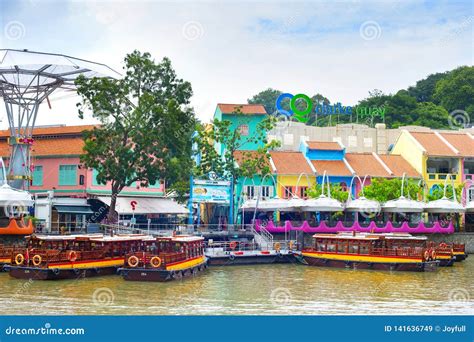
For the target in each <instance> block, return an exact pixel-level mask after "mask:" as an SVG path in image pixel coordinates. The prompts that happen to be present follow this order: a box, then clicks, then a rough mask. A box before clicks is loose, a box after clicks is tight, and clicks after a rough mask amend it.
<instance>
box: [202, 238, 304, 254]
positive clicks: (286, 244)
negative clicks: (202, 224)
mask: <svg viewBox="0 0 474 342" xmlns="http://www.w3.org/2000/svg"><path fill="white" fill-rule="evenodd" d="M205 247H206V249H207V252H206V253H209V254H213V253H212V250H215V251H217V252H234V253H235V252H245V251H260V250H288V251H290V250H297V249H298V245H297V243H296V241H294V240H288V241H275V242H273V243H272V244H271V245H270V244H269V245H268V246H262V245H260V244H259V243H257V242H255V241H252V242H242V241H212V242H209V241H208V242H206V243H205Z"/></svg>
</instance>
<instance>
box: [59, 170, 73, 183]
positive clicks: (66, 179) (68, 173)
mask: <svg viewBox="0 0 474 342" xmlns="http://www.w3.org/2000/svg"><path fill="white" fill-rule="evenodd" d="M76 184H77V165H59V185H76Z"/></svg>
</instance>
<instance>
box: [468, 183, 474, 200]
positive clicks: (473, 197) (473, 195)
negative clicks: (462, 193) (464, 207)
mask: <svg viewBox="0 0 474 342" xmlns="http://www.w3.org/2000/svg"><path fill="white" fill-rule="evenodd" d="M468 194H469V195H468V198H469V201H474V185H473V186H471V187H470V188H469V190H468Z"/></svg>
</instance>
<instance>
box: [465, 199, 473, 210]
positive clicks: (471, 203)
mask: <svg viewBox="0 0 474 342" xmlns="http://www.w3.org/2000/svg"><path fill="white" fill-rule="evenodd" d="M466 211H467V212H468V213H472V212H474V201H470V202H468V203H466Z"/></svg>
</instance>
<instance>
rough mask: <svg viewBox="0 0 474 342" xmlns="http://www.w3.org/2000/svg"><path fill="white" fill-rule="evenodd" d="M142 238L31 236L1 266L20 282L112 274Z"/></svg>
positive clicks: (141, 235) (115, 236) (141, 236)
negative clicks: (9, 260) (8, 260)
mask: <svg viewBox="0 0 474 342" xmlns="http://www.w3.org/2000/svg"><path fill="white" fill-rule="evenodd" d="M146 237H147V236H146V235H143V234H130V235H128V234H127V235H125V234H119V235H114V236H104V235H102V234H84V235H55V236H48V235H43V236H41V235H32V236H30V237H27V240H28V242H27V247H26V248H24V249H23V250H17V251H15V252H14V253H13V254H12V255H11V265H6V266H4V267H5V269H6V270H8V271H9V273H10V276H12V277H14V278H20V279H34V280H57V279H76V278H84V277H94V276H101V275H110V274H115V273H116V272H117V269H118V268H119V267H120V266H123V263H124V256H125V254H126V253H127V252H128V251H130V250H132V249H134V248H137V246H138V245H139V244H140V242H141V241H142V240H143V239H144V238H146Z"/></svg>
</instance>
